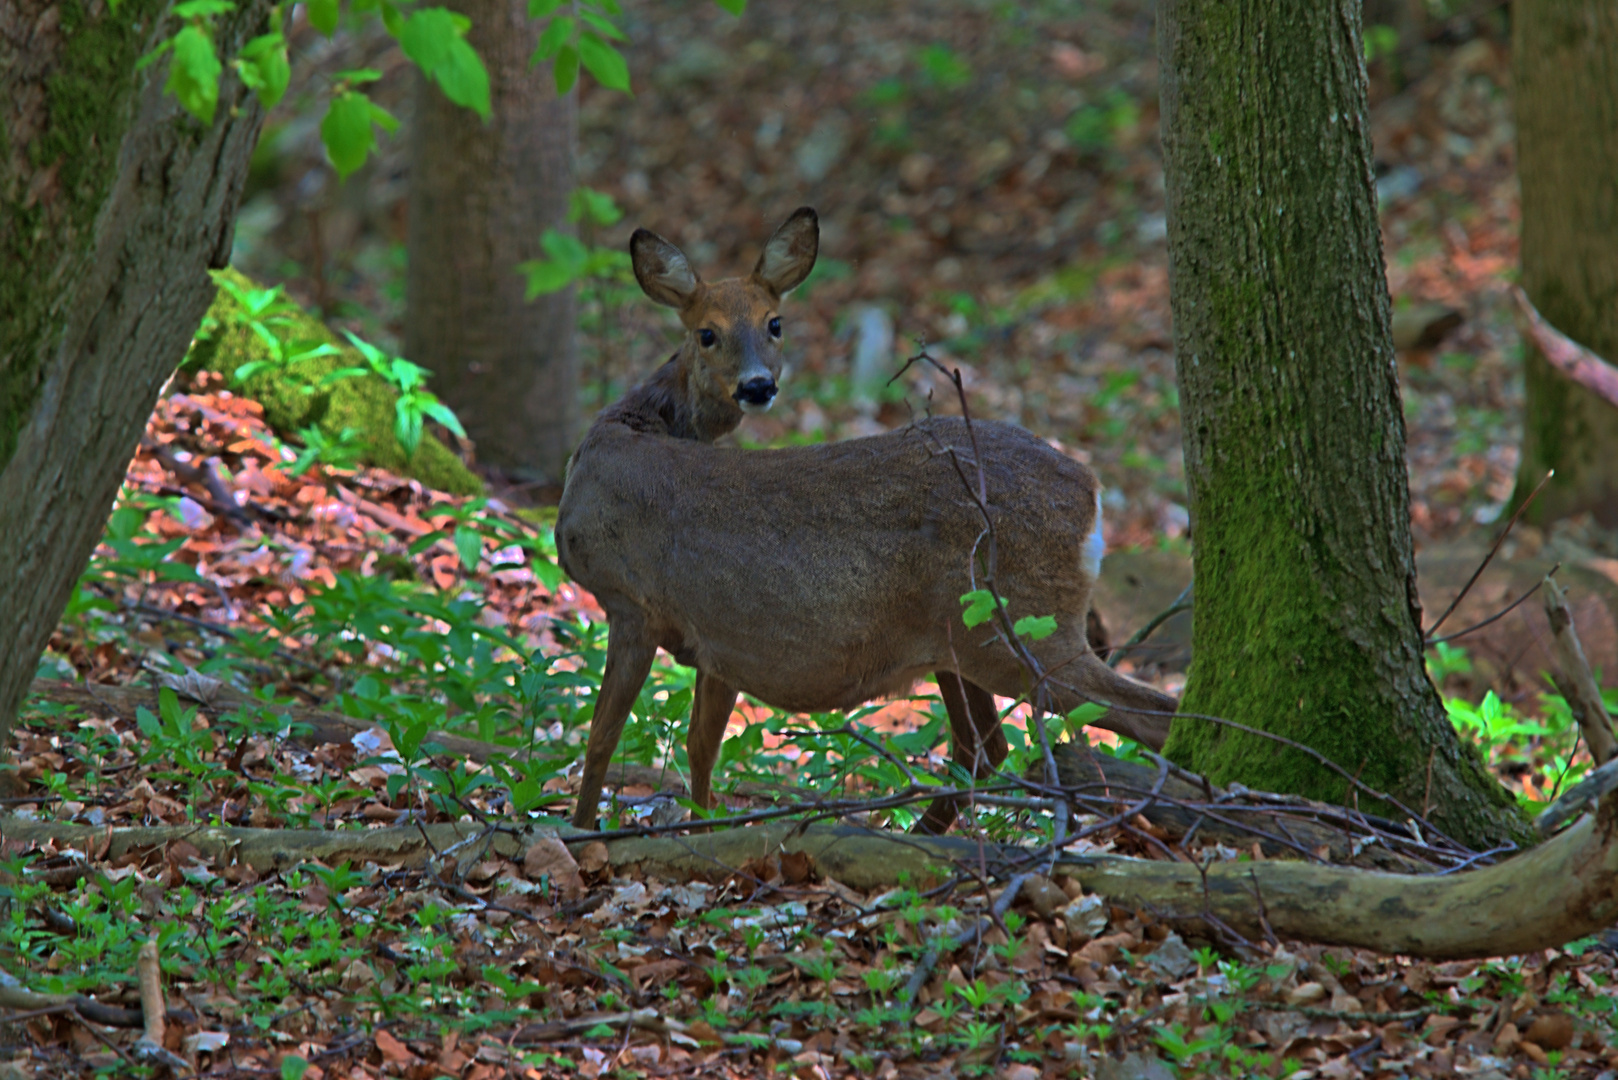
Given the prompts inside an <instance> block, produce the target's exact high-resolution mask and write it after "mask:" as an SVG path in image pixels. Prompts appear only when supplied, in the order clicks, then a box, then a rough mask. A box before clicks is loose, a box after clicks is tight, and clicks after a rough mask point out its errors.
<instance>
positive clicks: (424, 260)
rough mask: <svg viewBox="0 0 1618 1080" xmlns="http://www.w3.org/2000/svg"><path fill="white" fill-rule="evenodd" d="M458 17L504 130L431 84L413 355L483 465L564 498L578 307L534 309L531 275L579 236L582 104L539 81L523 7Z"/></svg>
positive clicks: (418, 213) (418, 211)
mask: <svg viewBox="0 0 1618 1080" xmlns="http://www.w3.org/2000/svg"><path fill="white" fill-rule="evenodd" d="M451 6H452V7H453V8H455V9H457V10H459V11H461V12H463V13H464V14H466V15H467V16H468V17H470V18H471V20H472V30H471V32H470V34H468V36H467V40H468V41H470V42H471V44H472V46H473V47H474V48H475V49H477V51H478V55H479V56H481V57H482V58H483V62H484V64H485V65H486V66H487V67H488V69H489V85H490V93H491V101H492V108H493V118H492V119H491V120H490V122H489V123H487V124H480V123H478V122H477V121H476V119H475V118H474V117H472V116H471V115H469V114H468V113H467V111H466V110H465V109H463V108H461V107H459V106H457V105H454V104H452V103H451V102H450V101H449V99H448V98H446V97H444V95H443V94H442V93H441V92H440V91H439V89H438V88H437V87H436V86H434V85H431V84H430V83H429V82H428V81H427V80H425V79H423V80H421V82H420V83H419V84H418V90H417V94H416V119H415V124H414V127H413V130H412V134H411V163H410V269H409V277H408V286H407V288H408V300H409V307H408V312H407V314H406V320H405V354H406V355H407V356H409V357H410V359H412V360H414V361H415V362H416V363H418V364H421V365H422V366H423V367H426V368H428V369H430V370H431V371H433V372H434V373H435V375H436V379H435V380H434V388H435V390H437V392H438V394H439V395H440V396H441V397H442V398H443V399H444V400H445V401H446V402H447V403H448V404H449V405H450V407H451V408H453V409H454V410H455V412H456V414H457V415H459V416H460V418H461V422H462V423H463V424H465V425H466V429H467V433H468V434H469V435H470V436H471V437H472V440H473V441H474V442H475V443H476V445H477V455H478V458H479V459H480V460H481V461H483V462H485V463H487V464H490V465H493V466H496V467H498V468H500V469H502V470H504V471H505V472H507V473H508V474H510V475H512V476H513V477H514V478H517V479H521V480H526V481H536V482H539V483H543V484H556V485H560V483H561V481H562V473H563V470H564V469H565V467H566V465H567V458H568V455H569V454H571V453H572V452H573V438H574V433H575V427H576V416H575V414H576V412H577V406H576V398H577V395H578V347H577V343H576V341H575V336H574V322H575V313H576V304H575V299H574V293H573V290H572V289H571V288H570V289H566V290H564V291H562V292H559V293H552V294H550V295H548V296H541V297H539V298H538V299H536V300H534V301H533V302H532V303H529V302H527V301H526V300H525V299H524V297H523V293H524V290H525V288H526V281H525V279H524V278H523V276H522V275H521V274H520V273H519V272H518V270H517V267H518V265H519V264H520V263H523V262H525V261H528V260H530V259H537V258H541V257H543V256H544V251H543V249H542V248H541V247H540V238H541V236H542V235H543V234H544V232H545V230H546V229H547V228H554V229H558V230H562V231H568V230H570V229H571V228H572V227H571V226H570V225H569V224H568V223H567V204H568V196H569V194H570V193H571V192H572V190H573V182H574V162H573V153H574V145H575V143H576V142H577V134H578V95H577V94H574V93H570V94H568V95H566V96H565V97H561V98H558V97H557V95H556V88H555V82H554V80H553V77H552V74H551V69H550V65H549V64H540V65H537V66H535V67H532V68H530V67H529V64H528V60H529V57H530V56H531V55H532V54H533V51H534V46H535V44H536V42H537V41H538V27H537V26H536V25H535V23H534V22H533V20H530V19H529V18H528V16H527V11H526V7H525V5H524V4H522V3H521V2H520V0H456V2H455V3H453V4H452V5H451Z"/></svg>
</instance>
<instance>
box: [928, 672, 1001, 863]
mask: <svg viewBox="0 0 1618 1080" xmlns="http://www.w3.org/2000/svg"><path fill="white" fill-rule="evenodd" d="M934 678H936V679H937V680H938V693H939V696H940V697H942V698H943V699H944V711H945V712H947V713H949V732H950V738H949V747H950V750H949V756H950V760H951V761H953V762H954V763H955V764H957V765H960V766H961V767H962V768H964V769H966V770H967V771H968V772H970V773H971V774H972V775H973V776H974V777H976V778H977V779H979V780H982V779H984V778H985V777H988V776H991V775H993V773H994V770H995V769H997V768H999V767H1000V763H1001V762H1003V761H1005V760H1006V754H1007V753H1008V752H1009V750H1010V748H1009V747H1008V746H1007V745H1006V733H1005V732H1004V731H1003V730H1001V727H1000V710H999V709H997V708H996V707H995V704H994V695H993V694H991V693H989V691H987V690H985V689H983V687H981V686H979V685H978V684H977V683H974V682H968V681H967V680H966V679H963V678H961V677H960V676H958V675H956V674H955V673H954V672H953V671H938V672H934ZM960 804H961V800H958V799H953V798H950V799H934V800H933V801H932V802H931V803H929V804H928V806H927V811H926V813H924V814H923V815H922V816H921V820H920V821H918V822H916V826H915V831H916V832H921V833H931V834H933V835H938V834H939V833H943V832H945V831H947V830H948V829H949V827H950V826H951V825H952V824H954V822H955V816H956V814H958V813H959V812H960Z"/></svg>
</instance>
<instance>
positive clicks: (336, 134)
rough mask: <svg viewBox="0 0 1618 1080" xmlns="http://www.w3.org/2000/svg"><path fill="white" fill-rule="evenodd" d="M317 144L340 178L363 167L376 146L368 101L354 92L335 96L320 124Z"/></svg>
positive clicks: (369, 101)
mask: <svg viewBox="0 0 1618 1080" xmlns="http://www.w3.org/2000/svg"><path fill="white" fill-rule="evenodd" d="M320 141H321V142H323V143H325V144H326V153H327V154H328V155H330V156H331V163H332V165H333V166H334V167H335V168H336V169H337V175H338V176H339V177H346V176H348V175H349V174H350V173H352V172H353V171H354V170H355V169H358V168H359V167H360V166H361V165H364V164H365V159H366V157H367V156H369V155H370V153H371V147H373V146H375V145H376V134H375V133H374V132H373V131H372V130H371V99H370V98H368V97H366V96H365V95H364V94H359V93H355V92H354V91H353V90H349V91H346V92H344V93H341V94H338V95H337V96H336V97H334V98H332V100H331V107H330V108H328V109H327V110H326V118H325V119H324V120H322V121H321V122H320Z"/></svg>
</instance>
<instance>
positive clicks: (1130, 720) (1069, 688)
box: [1037, 642, 1179, 750]
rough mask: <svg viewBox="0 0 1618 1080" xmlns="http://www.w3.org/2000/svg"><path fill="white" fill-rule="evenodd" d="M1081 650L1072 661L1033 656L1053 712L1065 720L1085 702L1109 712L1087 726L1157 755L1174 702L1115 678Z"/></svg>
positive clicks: (1050, 653)
mask: <svg viewBox="0 0 1618 1080" xmlns="http://www.w3.org/2000/svg"><path fill="white" fill-rule="evenodd" d="M1045 644H1046V642H1040V645H1042V646H1043V645H1045ZM1081 647H1082V649H1083V651H1082V653H1080V654H1079V655H1076V656H1075V655H1074V653H1075V652H1078V649H1074V650H1073V651H1072V652H1069V653H1068V654H1067V656H1066V657H1061V658H1059V656H1060V654H1058V653H1055V652H1053V651H1052V650H1049V649H1042V650H1040V652H1039V653H1038V654H1037V655H1038V656H1039V660H1040V662H1041V663H1042V664H1044V665H1045V669H1046V671H1047V672H1048V673H1049V679H1048V682H1047V685H1048V686H1049V687H1050V690H1051V697H1052V698H1053V699H1054V700H1053V702H1052V704H1053V706H1054V707H1055V709H1056V711H1057V712H1059V713H1061V714H1063V715H1066V714H1067V713H1070V712H1072V711H1073V710H1074V709H1076V708H1078V707H1079V706H1080V705H1083V704H1085V703H1086V702H1096V703H1098V704H1102V705H1108V706H1110V708H1108V710H1107V711H1106V712H1105V713H1104V714H1102V715H1101V716H1099V717H1097V718H1096V719H1094V720H1092V721H1090V726H1092V727H1099V728H1105V729H1106V730H1108V731H1115V732H1117V733H1118V734H1119V735H1123V736H1126V737H1127V738H1131V739H1134V740H1135V741H1136V742H1138V743H1141V744H1142V745H1144V746H1147V747H1150V748H1151V749H1153V750H1162V749H1163V744H1164V743H1166V742H1168V738H1169V721H1170V720H1171V719H1172V718H1173V715H1174V710H1175V709H1176V708H1177V707H1178V706H1179V702H1177V701H1175V700H1174V698H1172V697H1170V696H1169V695H1167V694H1165V693H1163V692H1162V691H1161V690H1158V689H1156V688H1155V687H1151V686H1148V685H1146V684H1145V683H1143V682H1136V681H1135V680H1134V679H1131V678H1130V677H1129V676H1127V675H1120V674H1119V673H1118V672H1116V671H1114V670H1113V669H1112V668H1110V667H1108V666H1107V665H1106V663H1105V662H1104V661H1102V659H1101V658H1100V657H1098V656H1096V654H1095V653H1093V652H1091V651H1090V650H1089V648H1088V646H1087V645H1086V646H1081Z"/></svg>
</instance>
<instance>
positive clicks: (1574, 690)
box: [1541, 574, 1618, 765]
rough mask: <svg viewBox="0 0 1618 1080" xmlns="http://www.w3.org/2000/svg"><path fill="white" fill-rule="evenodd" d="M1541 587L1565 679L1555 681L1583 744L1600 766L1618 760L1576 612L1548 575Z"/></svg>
mask: <svg viewBox="0 0 1618 1080" xmlns="http://www.w3.org/2000/svg"><path fill="white" fill-rule="evenodd" d="M1541 585H1542V587H1543V588H1544V590H1545V617H1546V618H1547V619H1549V620H1550V623H1551V636H1552V639H1553V641H1554V642H1555V647H1556V666H1557V667H1559V668H1561V669H1562V677H1561V678H1559V679H1555V680H1553V681H1554V682H1555V683H1556V688H1557V689H1558V690H1559V691H1561V693H1562V697H1563V698H1565V699H1566V700H1567V707H1568V711H1569V712H1571V713H1572V714H1573V719H1575V720H1577V721H1578V723H1579V730H1580V731H1581V732H1583V734H1584V741H1585V743H1586V744H1587V745H1588V746H1589V747H1590V756H1591V757H1592V758H1594V759H1595V763H1596V764H1597V765H1605V764H1606V763H1607V762H1609V761H1611V760H1612V759H1613V758H1614V757H1618V739H1615V738H1614V737H1613V733H1612V717H1610V716H1608V715H1607V705H1606V702H1604V701H1603V700H1602V698H1601V686H1600V684H1598V683H1597V682H1596V677H1595V674H1594V673H1593V672H1592V671H1591V670H1590V661H1589V660H1587V659H1586V658H1585V655H1584V645H1583V643H1582V642H1580V641H1579V631H1578V629H1577V628H1576V627H1575V626H1574V625H1573V609H1572V608H1570V607H1569V606H1568V603H1567V592H1566V591H1565V590H1564V589H1563V588H1562V587H1561V586H1560V585H1558V584H1557V583H1556V582H1554V581H1552V580H1551V578H1550V575H1548V574H1547V575H1546V577H1545V580H1544V581H1543V582H1541Z"/></svg>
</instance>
